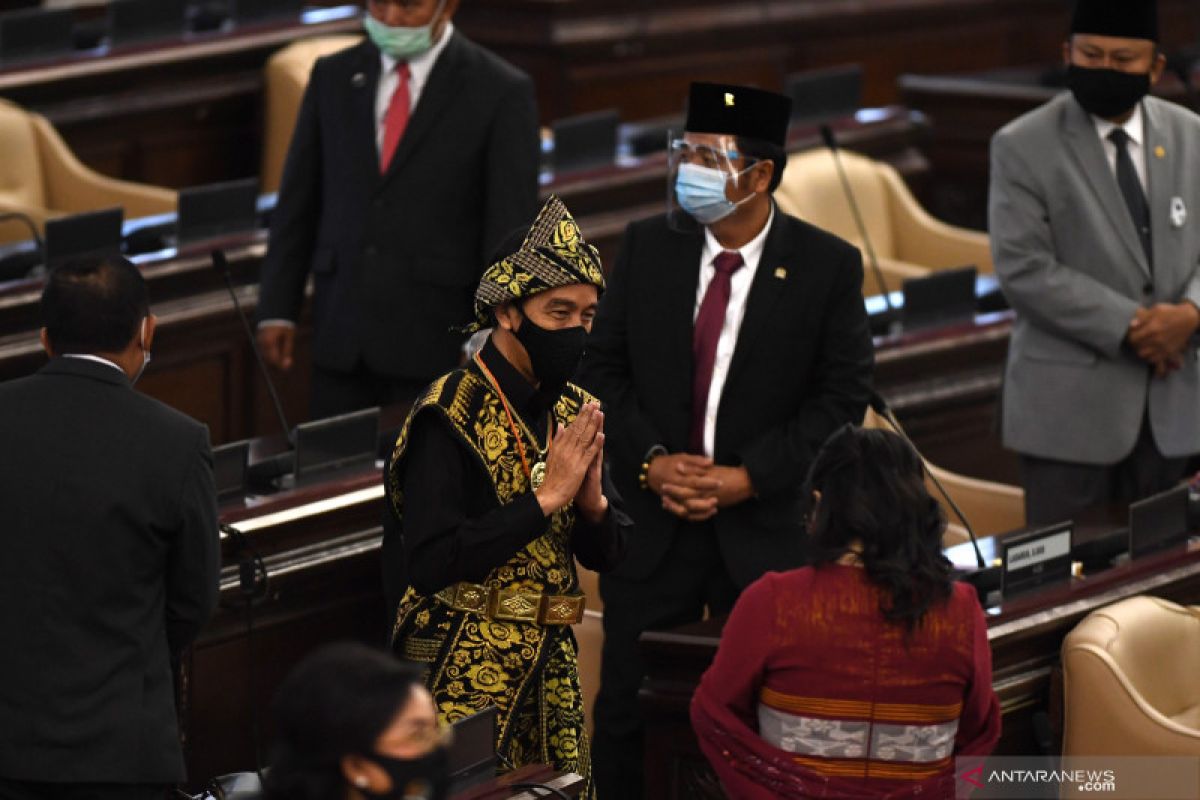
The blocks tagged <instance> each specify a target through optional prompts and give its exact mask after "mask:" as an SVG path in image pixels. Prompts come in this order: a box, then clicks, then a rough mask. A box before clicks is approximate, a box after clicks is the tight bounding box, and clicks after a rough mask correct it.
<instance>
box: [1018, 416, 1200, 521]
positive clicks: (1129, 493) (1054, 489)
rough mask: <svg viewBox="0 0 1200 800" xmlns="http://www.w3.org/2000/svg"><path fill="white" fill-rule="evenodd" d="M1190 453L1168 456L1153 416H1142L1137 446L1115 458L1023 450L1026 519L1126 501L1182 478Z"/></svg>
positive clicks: (1066, 515) (1061, 516)
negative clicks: (1061, 457) (1093, 460)
mask: <svg viewBox="0 0 1200 800" xmlns="http://www.w3.org/2000/svg"><path fill="white" fill-rule="evenodd" d="M1187 463H1188V459H1187V458H1186V457H1184V458H1167V457H1166V456H1164V455H1163V454H1162V453H1161V452H1159V450H1158V445H1157V444H1156V443H1155V441H1154V433H1153V432H1152V431H1151V430H1150V421H1149V420H1148V419H1147V420H1143V422H1142V430H1141V432H1140V433H1139V434H1138V439H1137V443H1136V444H1134V446H1133V451H1132V452H1131V453H1130V454H1129V455H1128V456H1126V457H1125V458H1124V459H1122V460H1121V461H1118V462H1117V463H1116V464H1108V465H1104V464H1100V465H1097V464H1075V463H1071V462H1069V461H1055V460H1053V459H1048V458H1038V457H1035V456H1028V455H1022V456H1021V483H1022V485H1024V487H1025V519H1026V523H1027V524H1028V525H1030V526H1035V525H1052V524H1054V523H1056V522H1065V521H1067V520H1073V519H1076V518H1077V517H1078V516H1079V514H1080V512H1082V511H1084V510H1086V509H1089V508H1097V507H1104V506H1118V505H1119V506H1125V505H1128V504H1130V503H1132V502H1134V501H1135V500H1141V499H1144V498H1146V497H1149V496H1151V495H1153V494H1157V493H1158V492H1161V491H1165V490H1167V489H1170V488H1171V487H1172V486H1175V485H1176V484H1177V483H1179V481H1180V479H1181V478H1183V476H1184V472H1185V471H1186V469H1187Z"/></svg>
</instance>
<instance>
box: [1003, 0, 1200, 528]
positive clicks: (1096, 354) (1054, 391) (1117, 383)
mask: <svg viewBox="0 0 1200 800" xmlns="http://www.w3.org/2000/svg"><path fill="white" fill-rule="evenodd" d="M1157 38H1158V23H1157V10H1156V5H1155V3H1153V2H1144V1H1142V2H1129V0H1080V1H1079V2H1078V3H1077V4H1076V7H1075V11H1074V16H1073V19H1072V23H1071V32H1070V37H1069V39H1068V40H1067V42H1066V43H1065V44H1064V46H1063V54H1064V58H1065V60H1066V62H1067V69H1068V72H1067V77H1068V86H1069V88H1070V92H1068V93H1063V94H1061V95H1059V96H1058V97H1056V98H1054V99H1053V100H1051V101H1049V102H1048V103H1046V104H1045V105H1043V106H1041V107H1040V108H1037V109H1035V110H1034V111H1031V112H1029V113H1028V114H1026V115H1024V116H1023V117H1021V118H1019V119H1017V120H1016V121H1014V122H1012V123H1010V124H1008V125H1007V126H1005V127H1004V128H1003V129H1002V130H1001V131H1000V132H999V133H997V134H996V136H995V137H994V139H993V140H992V177H991V194H990V200H989V203H990V223H989V228H990V233H991V238H992V253H993V256H994V260H995V264H996V273H997V275H998V276H999V278H1000V281H1001V285H1002V287H1003V289H1004V293H1005V295H1006V296H1007V297H1008V300H1009V302H1010V303H1011V305H1012V307H1013V309H1015V311H1016V312H1017V318H1016V322H1015V323H1014V326H1013V334H1012V342H1011V344H1010V346H1009V355H1008V366H1007V371H1006V373H1005V381H1004V397H1003V439H1004V444H1005V445H1006V446H1007V447H1009V448H1011V449H1012V450H1015V451H1016V452H1017V453H1019V454H1020V456H1021V470H1022V483H1023V484H1024V486H1025V506H1026V516H1027V518H1028V522H1029V523H1030V524H1049V523H1054V522H1059V521H1063V520H1069V519H1072V518H1074V517H1075V516H1076V515H1077V514H1079V512H1081V511H1083V510H1084V509H1086V508H1089V507H1094V506H1106V505H1112V504H1125V503H1129V502H1131V501H1133V500H1137V499H1139V498H1143V497H1146V496H1147V495H1151V494H1154V493H1155V492H1158V491H1160V490H1163V489H1166V488H1169V487H1170V486H1171V485H1173V484H1174V483H1176V482H1177V481H1178V480H1179V479H1180V478H1181V477H1182V476H1183V473H1184V470H1185V467H1186V460H1187V457H1188V456H1189V455H1191V454H1193V453H1196V452H1200V370H1198V369H1197V362H1196V347H1195V345H1196V342H1195V340H1194V334H1195V332H1196V329H1197V324H1198V323H1200V310H1198V309H1197V304H1198V303H1200V273H1198V269H1200V222H1198V221H1200V216H1196V215H1198V214H1200V183H1198V182H1197V181H1196V180H1195V176H1196V175H1198V174H1200V117H1197V116H1196V115H1195V114H1194V113H1192V112H1190V111H1188V110H1186V109H1184V108H1182V107H1181V106H1177V105H1174V104H1172V103H1168V102H1165V101H1163V100H1159V99H1157V98H1154V97H1147V96H1146V95H1147V92H1148V91H1149V89H1150V87H1151V85H1153V84H1154V83H1155V82H1156V81H1157V80H1158V79H1159V77H1160V76H1161V74H1162V71H1163V67H1164V64H1165V59H1164V57H1163V55H1162V54H1161V53H1160V52H1159V51H1158V48H1157V46H1156V41H1157Z"/></svg>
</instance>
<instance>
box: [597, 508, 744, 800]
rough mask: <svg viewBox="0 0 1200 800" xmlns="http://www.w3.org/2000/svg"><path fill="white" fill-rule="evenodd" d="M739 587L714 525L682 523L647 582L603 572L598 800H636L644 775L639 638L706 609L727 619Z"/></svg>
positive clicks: (643, 671)
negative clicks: (668, 548) (721, 547)
mask: <svg viewBox="0 0 1200 800" xmlns="http://www.w3.org/2000/svg"><path fill="white" fill-rule="evenodd" d="M738 592H739V589H738V587H737V586H736V585H735V584H734V582H733V579H732V578H730V576H729V571H728V569H727V568H726V567H725V563H724V561H723V559H722V558H721V552H720V548H719V546H718V544H717V535H716V530H715V529H714V527H713V525H712V523H701V524H695V525H681V526H680V527H679V529H678V530H677V531H676V533H675V541H674V542H673V543H672V545H671V548H670V550H668V552H667V555H666V556H665V557H664V558H663V561H662V563H661V564H660V565H659V566H658V569H657V570H655V572H654V574H653V575H651V576H650V577H649V578H648V579H646V580H639V581H634V580H628V579H624V578H618V577H614V576H611V575H605V574H601V576H600V596H601V598H603V600H604V652H603V655H602V656H601V664H600V692H599V694H598V695H597V697H596V704H595V712H594V716H595V736H594V737H593V738H594V741H593V745H592V775H593V778H594V781H595V784H596V796H597V797H598V798H599V800H638V798H641V797H642V794H643V785H644V782H645V780H644V776H645V770H644V768H643V760H644V755H643V753H644V747H645V746H644V741H643V738H644V735H643V731H644V723H643V719H642V714H641V711H640V710H639V708H638V690H639V689H640V688H641V686H642V680H643V678H644V677H645V674H646V667H645V662H644V660H643V659H642V653H641V648H640V647H639V645H638V637H639V636H641V634H642V632H643V631H648V630H663V629H668V628H674V627H676V626H679V625H685V624H687V623H689V622H698V621H699V620H701V619H703V616H704V610H705V608H707V609H708V611H709V613H710V614H711V615H713V616H719V615H721V614H727V613H728V612H729V611H730V610H731V609H732V608H733V604H734V601H735V600H737V596H738Z"/></svg>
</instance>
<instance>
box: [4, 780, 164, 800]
mask: <svg viewBox="0 0 1200 800" xmlns="http://www.w3.org/2000/svg"><path fill="white" fill-rule="evenodd" d="M167 788H168V787H166V786H164V785H162V784H148V783H41V782H38V781H11V780H8V779H7V778H0V800H163V798H164V797H166V794H167Z"/></svg>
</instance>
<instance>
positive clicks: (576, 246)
mask: <svg viewBox="0 0 1200 800" xmlns="http://www.w3.org/2000/svg"><path fill="white" fill-rule="evenodd" d="M501 254H502V255H501V257H500V258H498V259H496V260H495V263H493V264H492V265H491V266H490V267H488V269H487V271H486V272H485V273H484V275H483V278H482V280H481V281H480V283H479V288H478V289H477V291H476V294H475V322H474V323H473V324H472V325H470V326H469V327H468V330H477V329H480V328H482V327H485V326H488V325H494V329H493V331H492V333H491V336H490V337H489V338H488V340H487V342H486V344H484V346H483V348H482V349H481V350H480V351H479V352H478V353H477V354H476V355H475V356H474V357H473V358H472V359H471V361H470V362H469V363H468V364H467V365H466V366H465V367H463V368H461V369H457V370H454V371H453V372H450V373H448V374H446V375H444V376H443V377H441V378H439V379H438V380H436V381H434V382H433V384H431V385H430V386H429V388H428V389H426V390H425V392H424V393H423V394H422V395H421V396H420V398H418V400H417V402H416V405H415V406H414V407H413V411H412V414H411V415H410V416H409V418H408V421H407V422H406V423H405V425H404V428H403V429H402V431H401V433H400V437H399V440H398V441H397V443H396V448H395V451H394V453H393V455H392V459H391V463H390V465H389V467H388V470H387V478H386V483H387V492H388V498H389V501H390V503H389V504H390V507H391V511H392V512H393V515H394V519H392V520H390V521H389V525H388V530H387V532H386V533H385V536H384V563H385V573H386V582H387V583H388V588H389V594H391V595H392V596H393V597H395V596H397V595H399V588H401V587H403V586H405V584H406V585H407V588H406V589H405V590H404V593H403V595H402V596H401V597H400V599H399V607H398V609H397V611H396V618H395V627H394V629H393V634H392V642H393V648H394V650H395V652H396V654H397V655H399V656H400V657H402V658H406V659H409V660H412V661H417V662H420V663H423V664H425V665H427V668H428V678H427V682H428V685H429V688H430V690H431V691H432V692H433V695H434V698H435V700H436V701H437V705H438V712H439V714H440V716H441V717H442V718H443V720H445V721H450V722H452V721H454V720H457V719H460V718H462V717H465V716H467V715H470V714H473V713H475V712H477V711H479V710H481V709H484V708H486V707H488V706H496V708H497V709H498V711H499V722H498V726H497V738H496V752H497V756H498V759H499V763H500V769H501V771H508V770H511V769H515V768H517V767H520V766H523V765H525V764H532V763H546V764H550V765H552V766H553V767H554V768H556V769H558V770H562V771H569V772H577V773H579V774H580V775H583V776H584V777H585V778H586V779H587V788H586V795H585V796H592V789H591V758H590V753H589V745H588V741H587V735H586V732H585V727H584V715H583V702H582V697H581V695H580V691H579V676H578V662H577V658H576V645H575V639H574V636H573V635H572V634H571V627H570V626H571V625H572V624H573V623H576V622H578V621H579V620H580V619H582V616H583V605H584V602H583V601H584V598H583V596H582V594H581V592H580V588H579V582H578V578H577V576H576V572H575V564H574V559H575V558H578V559H579V561H580V563H581V564H583V565H584V566H586V567H588V568H590V569H594V570H597V571H604V570H607V569H610V568H612V567H613V566H614V565H615V564H616V563H617V561H618V560H619V559H620V557H621V554H622V552H623V549H624V542H625V534H626V531H627V530H628V529H629V527H630V522H629V520H628V518H627V517H626V516H625V514H624V513H623V512H622V511H621V510H620V509H619V508H618V507H617V498H616V496H615V493H614V492H613V490H612V488H611V486H610V484H609V482H608V479H607V477H606V476H605V473H604V415H603V413H602V412H601V410H600V405H599V402H598V401H597V400H596V398H594V397H592V396H591V395H589V394H588V393H587V392H584V391H583V390H582V389H580V388H579V387H577V386H575V385H574V384H572V383H570V382H569V380H570V378H571V377H572V376H573V375H574V373H575V370H576V368H577V367H578V365H579V362H580V359H581V357H582V355H583V349H584V344H585V342H586V340H587V335H588V332H589V330H590V329H591V325H592V319H593V317H594V316H595V313H596V306H597V303H598V301H599V297H600V293H601V292H602V291H603V289H604V275H603V273H602V272H601V268H600V260H599V257H598V255H597V253H596V250H595V248H594V247H592V246H591V245H589V244H587V243H586V242H585V241H584V240H583V238H582V237H581V236H580V233H579V228H578V227H577V226H576V224H575V221H574V220H573V219H572V218H571V215H570V213H569V212H568V211H567V209H566V207H565V206H564V205H563V204H562V202H561V201H559V200H558V199H557V198H551V199H550V200H549V202H547V203H546V206H545V207H544V208H543V209H542V211H541V213H540V214H539V215H538V218H537V220H536V221H535V222H534V224H533V227H532V228H531V229H530V230H529V232H528V234H527V235H525V236H524V237H523V241H522V239H521V237H520V235H518V236H517V237H516V238H515V239H513V240H511V241H510V242H509V243H507V245H506V246H505V247H503V248H502V250H501Z"/></svg>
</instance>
